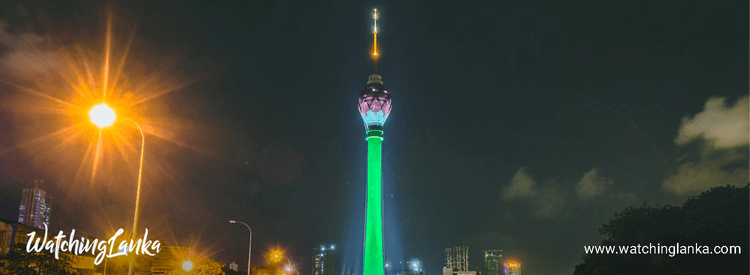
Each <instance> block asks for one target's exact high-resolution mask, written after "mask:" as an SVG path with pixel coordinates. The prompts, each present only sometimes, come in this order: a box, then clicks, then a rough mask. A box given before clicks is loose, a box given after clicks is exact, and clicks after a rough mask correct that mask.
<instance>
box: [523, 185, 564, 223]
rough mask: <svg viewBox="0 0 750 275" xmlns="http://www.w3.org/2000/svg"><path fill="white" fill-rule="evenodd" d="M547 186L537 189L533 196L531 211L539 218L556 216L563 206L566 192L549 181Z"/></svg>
mask: <svg viewBox="0 0 750 275" xmlns="http://www.w3.org/2000/svg"><path fill="white" fill-rule="evenodd" d="M550 182H551V184H550V185H549V186H546V187H543V188H541V189H540V190H539V194H538V195H537V196H536V197H534V198H533V200H532V202H533V208H532V210H531V212H532V213H533V214H534V215H536V216H537V217H539V218H552V217H557V216H558V215H559V214H560V212H561V211H562V209H563V207H564V206H565V195H566V192H564V190H562V188H560V187H559V186H555V185H554V181H550Z"/></svg>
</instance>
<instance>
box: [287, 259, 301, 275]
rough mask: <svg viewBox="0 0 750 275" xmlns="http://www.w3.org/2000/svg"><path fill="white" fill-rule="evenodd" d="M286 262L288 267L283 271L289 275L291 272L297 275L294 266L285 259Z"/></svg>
mask: <svg viewBox="0 0 750 275" xmlns="http://www.w3.org/2000/svg"><path fill="white" fill-rule="evenodd" d="M286 262H287V263H288V265H287V266H286V268H285V269H284V271H286V272H287V273H291V272H292V271H294V273H297V275H299V271H297V269H295V268H294V266H293V265H292V261H290V260H289V258H286Z"/></svg>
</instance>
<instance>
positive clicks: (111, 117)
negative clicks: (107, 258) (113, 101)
mask: <svg viewBox="0 0 750 275" xmlns="http://www.w3.org/2000/svg"><path fill="white" fill-rule="evenodd" d="M89 119H90V120H91V122H92V123H94V124H95V125H96V126H98V127H99V129H103V128H105V127H108V126H110V125H112V123H114V122H115V120H116V119H117V115H116V114H115V111H114V110H112V108H110V107H109V106H108V105H107V104H106V103H102V104H99V105H96V106H94V107H93V108H91V111H89ZM129 121H130V122H132V123H133V124H135V127H137V128H138V131H140V132H141V160H140V163H139V165H138V189H137V191H136V193H135V214H134V215H133V236H132V238H131V240H133V239H135V234H136V229H138V212H139V206H140V202H141V179H142V178H143V153H144V152H145V149H146V136H145V135H144V134H143V129H142V128H141V125H138V123H136V122H135V121H132V120H129ZM129 252H130V251H129ZM133 258H134V257H133V255H130V263H129V264H128V275H132V274H133Z"/></svg>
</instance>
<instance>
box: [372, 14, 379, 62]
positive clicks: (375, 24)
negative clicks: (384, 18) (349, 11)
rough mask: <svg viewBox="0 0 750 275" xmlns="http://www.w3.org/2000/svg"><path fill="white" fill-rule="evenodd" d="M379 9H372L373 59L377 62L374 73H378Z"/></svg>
mask: <svg viewBox="0 0 750 275" xmlns="http://www.w3.org/2000/svg"><path fill="white" fill-rule="evenodd" d="M378 57H379V54H378V9H372V60H373V62H374V64H375V71H374V72H373V73H374V74H377V73H378Z"/></svg>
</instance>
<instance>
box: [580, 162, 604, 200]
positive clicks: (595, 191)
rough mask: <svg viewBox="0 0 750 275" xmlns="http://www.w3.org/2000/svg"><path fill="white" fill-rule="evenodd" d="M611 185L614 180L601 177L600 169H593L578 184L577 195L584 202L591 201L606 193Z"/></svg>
mask: <svg viewBox="0 0 750 275" xmlns="http://www.w3.org/2000/svg"><path fill="white" fill-rule="evenodd" d="M610 185H612V180H611V179H606V178H604V177H602V176H599V171H598V169H596V168H593V169H591V171H588V172H587V173H586V174H584V175H583V177H582V178H581V180H580V181H578V183H577V184H576V194H578V196H579V197H581V198H583V199H584V200H589V199H592V198H594V197H596V196H598V195H601V194H602V193H604V191H606V190H607V188H609V186H610Z"/></svg>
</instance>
